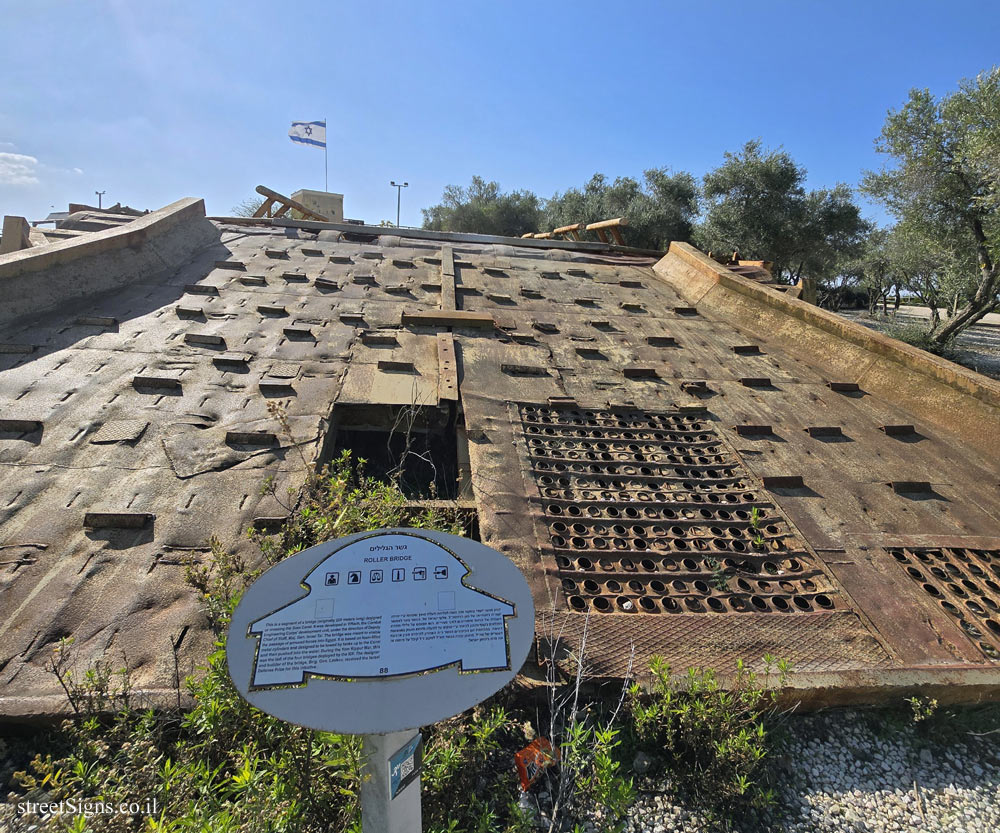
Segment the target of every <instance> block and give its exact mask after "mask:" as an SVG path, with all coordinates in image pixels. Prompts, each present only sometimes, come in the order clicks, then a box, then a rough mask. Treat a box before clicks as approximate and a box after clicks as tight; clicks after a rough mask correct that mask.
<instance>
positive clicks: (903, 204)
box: [863, 67, 1000, 346]
mask: <svg viewBox="0 0 1000 833" xmlns="http://www.w3.org/2000/svg"><path fill="white" fill-rule="evenodd" d="M875 146H876V148H877V149H878V150H879V151H880V152H881V153H884V154H886V155H888V156H891V157H892V158H893V162H894V166H893V167H887V168H883V169H882V170H881V171H878V172H869V173H868V174H867V175H866V176H865V179H864V185H863V187H864V189H865V190H866V191H867V192H868V193H869V194H871V195H872V196H873V197H875V198H876V199H878V200H880V201H881V202H882V203H884V204H885V206H886V207H887V208H888V209H889V211H890V212H892V213H893V214H894V215H895V216H896V217H898V218H899V221H900V224H901V225H905V227H906V229H907V233H908V234H910V235H911V238H912V239H913V240H916V241H919V245H920V247H921V248H922V249H924V250H931V251H933V252H934V257H935V258H936V259H937V260H938V261H939V263H940V265H939V266H938V267H937V268H936V269H935V270H933V272H932V273H931V274H930V275H929V277H928V281H929V282H930V283H929V287H932V288H933V289H934V291H935V293H936V294H941V289H944V294H945V295H949V294H950V295H951V300H952V303H951V304H950V306H951V307H952V309H953V312H954V314H953V315H952V316H951V317H950V318H948V319H947V320H945V321H943V322H941V323H939V324H938V325H937V326H935V327H934V331H933V334H932V341H933V343H934V344H936V345H938V346H941V345H944V344H946V343H947V342H949V341H951V340H952V339H953V338H954V337H955V336H956V335H957V334H958V333H959V332H961V331H962V330H964V329H965V328H966V327H969V326H971V325H972V324H974V323H976V322H977V321H979V320H980V319H981V318H982V317H983V316H984V315H986V314H987V313H989V312H992V311H993V310H995V309H998V308H1000V263H998V257H1000V161H998V160H1000V68H996V67H995V68H994V69H992V70H990V71H989V72H984V73H982V74H980V75H979V76H978V77H977V78H976V79H974V80H971V81H969V80H967V81H963V82H962V83H961V84H960V85H959V88H958V90H957V91H956V92H953V93H951V94H948V95H945V96H943V97H941V98H940V99H938V98H935V96H933V95H932V94H931V93H930V91H929V90H916V89H915V90H911V91H910V96H909V99H908V100H907V102H906V103H905V104H904V105H903V106H902V107H901V108H900V109H899V110H897V111H894V112H892V111H890V113H889V115H888V117H887V118H886V122H885V125H884V127H883V128H882V133H881V135H880V137H879V138H878V139H877V140H876V144H875Z"/></svg>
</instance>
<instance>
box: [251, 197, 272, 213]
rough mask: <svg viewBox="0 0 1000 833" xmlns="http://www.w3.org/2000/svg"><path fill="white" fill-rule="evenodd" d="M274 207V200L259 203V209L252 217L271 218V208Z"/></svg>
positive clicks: (269, 199)
mask: <svg viewBox="0 0 1000 833" xmlns="http://www.w3.org/2000/svg"><path fill="white" fill-rule="evenodd" d="M272 205H274V200H272V199H271V198H268V199H266V200H264V202H262V203H261V206H260V208H258V209H257V210H256V211H255V212H254V213H253V216H254V217H270V216H271V206H272Z"/></svg>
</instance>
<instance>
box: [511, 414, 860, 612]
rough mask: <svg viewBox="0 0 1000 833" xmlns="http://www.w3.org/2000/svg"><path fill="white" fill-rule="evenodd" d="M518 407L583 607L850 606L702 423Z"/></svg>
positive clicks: (564, 576) (563, 569)
mask: <svg viewBox="0 0 1000 833" xmlns="http://www.w3.org/2000/svg"><path fill="white" fill-rule="evenodd" d="M518 412H519V416H520V433H521V437H522V440H523V442H524V444H525V448H526V452H527V458H528V464H529V466H530V475H531V477H532V478H533V480H534V481H535V483H536V484H537V487H538V491H539V495H540V496H541V499H542V500H541V507H542V513H543V515H544V521H545V524H546V526H547V528H548V533H549V542H548V543H549V545H550V547H549V549H548V552H549V553H550V557H551V558H552V559H553V560H554V565H552V566H554V567H555V569H556V571H557V574H558V576H559V578H560V580H561V585H562V590H563V594H564V597H565V600H566V604H567V605H568V606H569V608H570V610H573V611H578V612H581V613H584V612H587V611H589V610H593V611H595V612H598V613H646V614H661V613H680V612H685V613H706V614H712V613H715V614H747V613H753V612H772V613H773V612H778V613H788V614H793V613H808V612H811V611H824V610H833V609H836V608H838V606H843V602H842V601H838V598H839V597H838V594H837V592H836V590H835V588H834V587H833V586H832V584H831V583H830V582H829V580H828V579H827V577H826V576H825V574H824V573H823V571H822V570H820V569H819V568H818V566H817V565H816V564H815V563H814V561H813V559H812V557H811V555H810V554H809V553H808V552H807V550H806V548H805V547H804V545H803V543H802V541H800V540H799V539H798V538H797V536H796V535H795V534H794V533H793V532H792V530H791V529H790V527H789V525H788V523H787V522H786V520H785V519H784V518H783V517H782V516H781V514H780V513H779V512H778V511H777V509H776V507H775V506H774V504H773V503H772V502H771V501H770V500H769V499H768V498H767V497H766V495H765V493H764V492H763V490H762V489H761V488H760V486H759V484H758V483H756V482H755V480H754V479H753V477H752V476H751V474H750V473H749V472H748V471H747V470H746V469H745V468H744V467H743V465H742V464H741V463H740V461H739V460H738V459H737V458H736V456H735V455H734V454H733V453H732V452H731V451H730V450H729V449H728V447H726V446H725V445H724V444H723V442H722V441H721V440H720V438H719V436H718V435H717V434H716V432H715V429H714V428H713V427H712V425H711V424H710V423H708V422H707V421H705V420H704V419H702V418H701V417H699V416H695V415H692V414H686V413H681V412H661V413H650V412H647V411H640V410H634V409H632V410H628V409H615V410H607V411H598V410H590V409H582V408H571V407H548V406H540V405H530V404H521V405H519V406H518Z"/></svg>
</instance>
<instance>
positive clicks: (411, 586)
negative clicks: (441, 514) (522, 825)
mask: <svg viewBox="0 0 1000 833" xmlns="http://www.w3.org/2000/svg"><path fill="white" fill-rule="evenodd" d="M533 634H534V606H533V604H532V601H531V593H530V591H529V589H528V585H527V582H526V581H525V580H524V577H523V575H522V574H521V572H520V570H518V568H517V567H516V566H515V565H514V564H513V563H512V562H511V561H510V560H509V559H507V558H506V557H504V556H503V555H501V554H500V553H498V552H496V551H495V550H492V549H490V548H489V547H486V546H484V545H483V544H480V543H478V542H476V541H470V540H468V539H465V538H461V537H458V536H455V535H447V534H445V533H441V532H431V531H427V530H416V529H391V530H379V531H377V532H370V533H362V534H359V535H353V536H349V537H347V538H342V539H339V540H337V541H331V542H328V543H326V544H320V545H318V546H316V547H311V548H310V549H308V550H304V551H303V552H300V553H297V554H295V555H294V556H291V557H290V558H287V559H285V560H284V561H282V562H280V563H278V564H277V565H275V566H274V567H272V568H271V569H269V570H268V571H267V572H265V573H264V574H263V575H262V576H261V577H260V578H259V579H257V581H256V582H254V584H253V585H251V586H250V587H249V588H247V590H246V591H245V593H244V595H243V598H242V599H241V601H240V603H239V605H238V606H237V608H236V611H235V612H234V614H233V618H232V622H231V624H230V629H229V635H228V639H227V643H226V653H227V659H228V662H229V672H230V676H231V677H232V679H233V682H234V684H235V685H236V687H237V689H238V690H239V691H240V693H241V694H242V695H243V696H244V697H245V698H246V699H247V700H249V701H250V702H251V703H253V704H254V705H255V706H257V707H259V708H261V709H263V710H264V711H266V712H269V713H270V714H273V715H275V716H276V717H279V718H281V719H283V720H287V721H289V722H292V723H297V724H299V725H302V726H309V727H311V728H315V729H323V730H326V731H334V732H342V733H350V734H387V733H390V732H398V731H401V730H403V729H412V728H417V727H419V726H424V725H427V724H430V723H435V722H437V721H439V720H443V719H445V718H447V717H451V716H452V715H455V714H458V713H460V712H462V711H464V710H465V709H467V708H469V707H470V706H473V705H475V704H476V703H478V702H480V701H481V700H484V699H486V697H488V696H489V695H490V694H492V693H493V692H495V691H496V690H498V689H499V688H501V687H503V686H504V685H505V684H506V683H507V682H509V681H510V680H511V679H513V677H514V675H515V674H516V673H517V671H518V669H519V668H520V667H521V664H522V663H523V662H524V659H525V657H526V656H527V653H528V649H529V647H530V644H531V640H532V637H533Z"/></svg>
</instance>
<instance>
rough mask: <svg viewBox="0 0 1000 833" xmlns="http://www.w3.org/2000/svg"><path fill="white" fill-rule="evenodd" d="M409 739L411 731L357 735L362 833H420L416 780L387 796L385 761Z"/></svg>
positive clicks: (412, 733)
mask: <svg viewBox="0 0 1000 833" xmlns="http://www.w3.org/2000/svg"><path fill="white" fill-rule="evenodd" d="M413 736H414V731H413V730H412V729H410V730H409V731H404V732H392V733H391V734H388V735H362V736H361V754H362V756H363V758H364V763H363V764H362V767H361V831H362V833H421V826H422V825H421V819H420V777H419V776H417V777H416V778H414V779H413V781H411V782H410V783H409V784H407V785H406V786H405V787H403V789H402V790H400V791H399V792H398V793H396V796H395V798H393V797H392V795H391V794H390V782H391V776H390V771H389V766H390V763H389V759H390V758H391V757H392V756H393V755H394V754H395V753H396V752H397V751H399V750H400V749H401V748H402V747H404V746H405V745H406V744H407V742H409V741H410V740H412V739H413Z"/></svg>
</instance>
